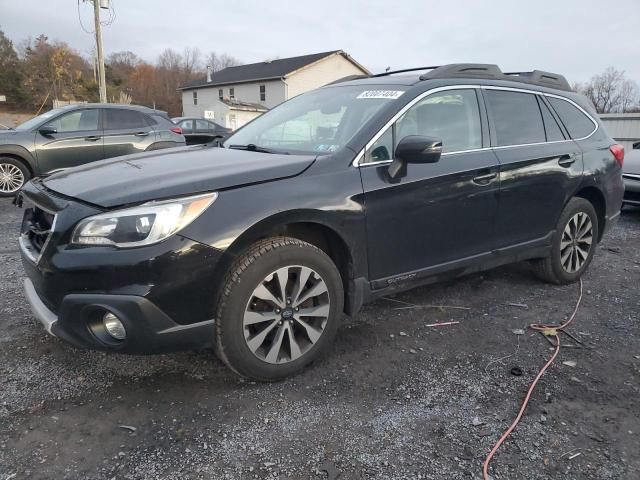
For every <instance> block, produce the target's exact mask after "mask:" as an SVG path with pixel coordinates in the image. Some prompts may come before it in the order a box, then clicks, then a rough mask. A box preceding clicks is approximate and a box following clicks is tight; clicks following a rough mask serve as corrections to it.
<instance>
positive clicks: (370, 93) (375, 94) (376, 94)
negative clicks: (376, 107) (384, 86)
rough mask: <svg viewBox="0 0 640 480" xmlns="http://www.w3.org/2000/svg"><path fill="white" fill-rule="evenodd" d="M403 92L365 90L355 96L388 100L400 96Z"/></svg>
mask: <svg viewBox="0 0 640 480" xmlns="http://www.w3.org/2000/svg"><path fill="white" fill-rule="evenodd" d="M403 93H404V92H403V91H401V90H365V91H364V92H362V93H361V94H360V95H358V96H357V97H356V98H386V99H389V100H395V99H396V98H400V95H402V94H403Z"/></svg>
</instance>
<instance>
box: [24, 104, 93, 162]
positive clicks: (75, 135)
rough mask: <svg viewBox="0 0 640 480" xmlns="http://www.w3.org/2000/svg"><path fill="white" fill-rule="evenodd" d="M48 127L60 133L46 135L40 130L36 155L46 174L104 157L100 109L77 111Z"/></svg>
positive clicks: (36, 141) (37, 133)
mask: <svg viewBox="0 0 640 480" xmlns="http://www.w3.org/2000/svg"><path fill="white" fill-rule="evenodd" d="M46 126H48V127H53V128H55V130H56V132H55V133H51V134H48V135H43V134H41V133H40V132H39V131H36V140H35V143H36V155H37V158H38V166H39V169H40V171H41V172H42V173H46V172H49V171H51V170H56V169H58V168H69V167H75V166H77V165H82V164H84V163H89V162H94V161H96V160H102V159H103V158H104V148H103V138H102V125H101V119H100V109H97V108H87V109H80V110H73V111H71V112H68V113H64V114H62V115H60V116H59V117H57V118H55V119H54V120H52V121H50V122H48V123H47V124H46Z"/></svg>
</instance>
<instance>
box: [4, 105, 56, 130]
mask: <svg viewBox="0 0 640 480" xmlns="http://www.w3.org/2000/svg"><path fill="white" fill-rule="evenodd" d="M63 111H64V110H63V109H61V108H54V109H53V110H49V111H48V112H45V113H43V114H41V115H38V116H37V117H33V118H32V119H31V120H27V121H26V122H24V123H21V124H20V125H18V126H17V127H16V130H18V131H19V132H24V131H26V130H31V129H32V128H33V127H37V126H38V125H39V124H40V123H42V122H43V121H45V120H46V119H48V118H51V117H53V116H54V115H57V114H59V113H61V112H63Z"/></svg>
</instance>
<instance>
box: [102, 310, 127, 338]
mask: <svg viewBox="0 0 640 480" xmlns="http://www.w3.org/2000/svg"><path fill="white" fill-rule="evenodd" d="M102 324H103V325H104V329H105V330H106V331H107V333H108V334H109V335H111V336H112V337H113V338H115V339H116V340H124V339H125V338H126V337H127V331H126V330H125V329H124V325H123V324H122V322H121V321H120V319H119V318H118V317H116V316H115V315H114V314H113V313H111V312H108V313H105V314H104V316H103V317H102Z"/></svg>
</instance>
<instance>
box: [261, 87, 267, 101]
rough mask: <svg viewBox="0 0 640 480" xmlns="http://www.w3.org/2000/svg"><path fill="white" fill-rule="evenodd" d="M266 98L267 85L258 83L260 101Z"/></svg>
mask: <svg viewBox="0 0 640 480" xmlns="http://www.w3.org/2000/svg"><path fill="white" fill-rule="evenodd" d="M266 99H267V87H266V86H264V85H260V101H261V102H264V101H265V100H266Z"/></svg>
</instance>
